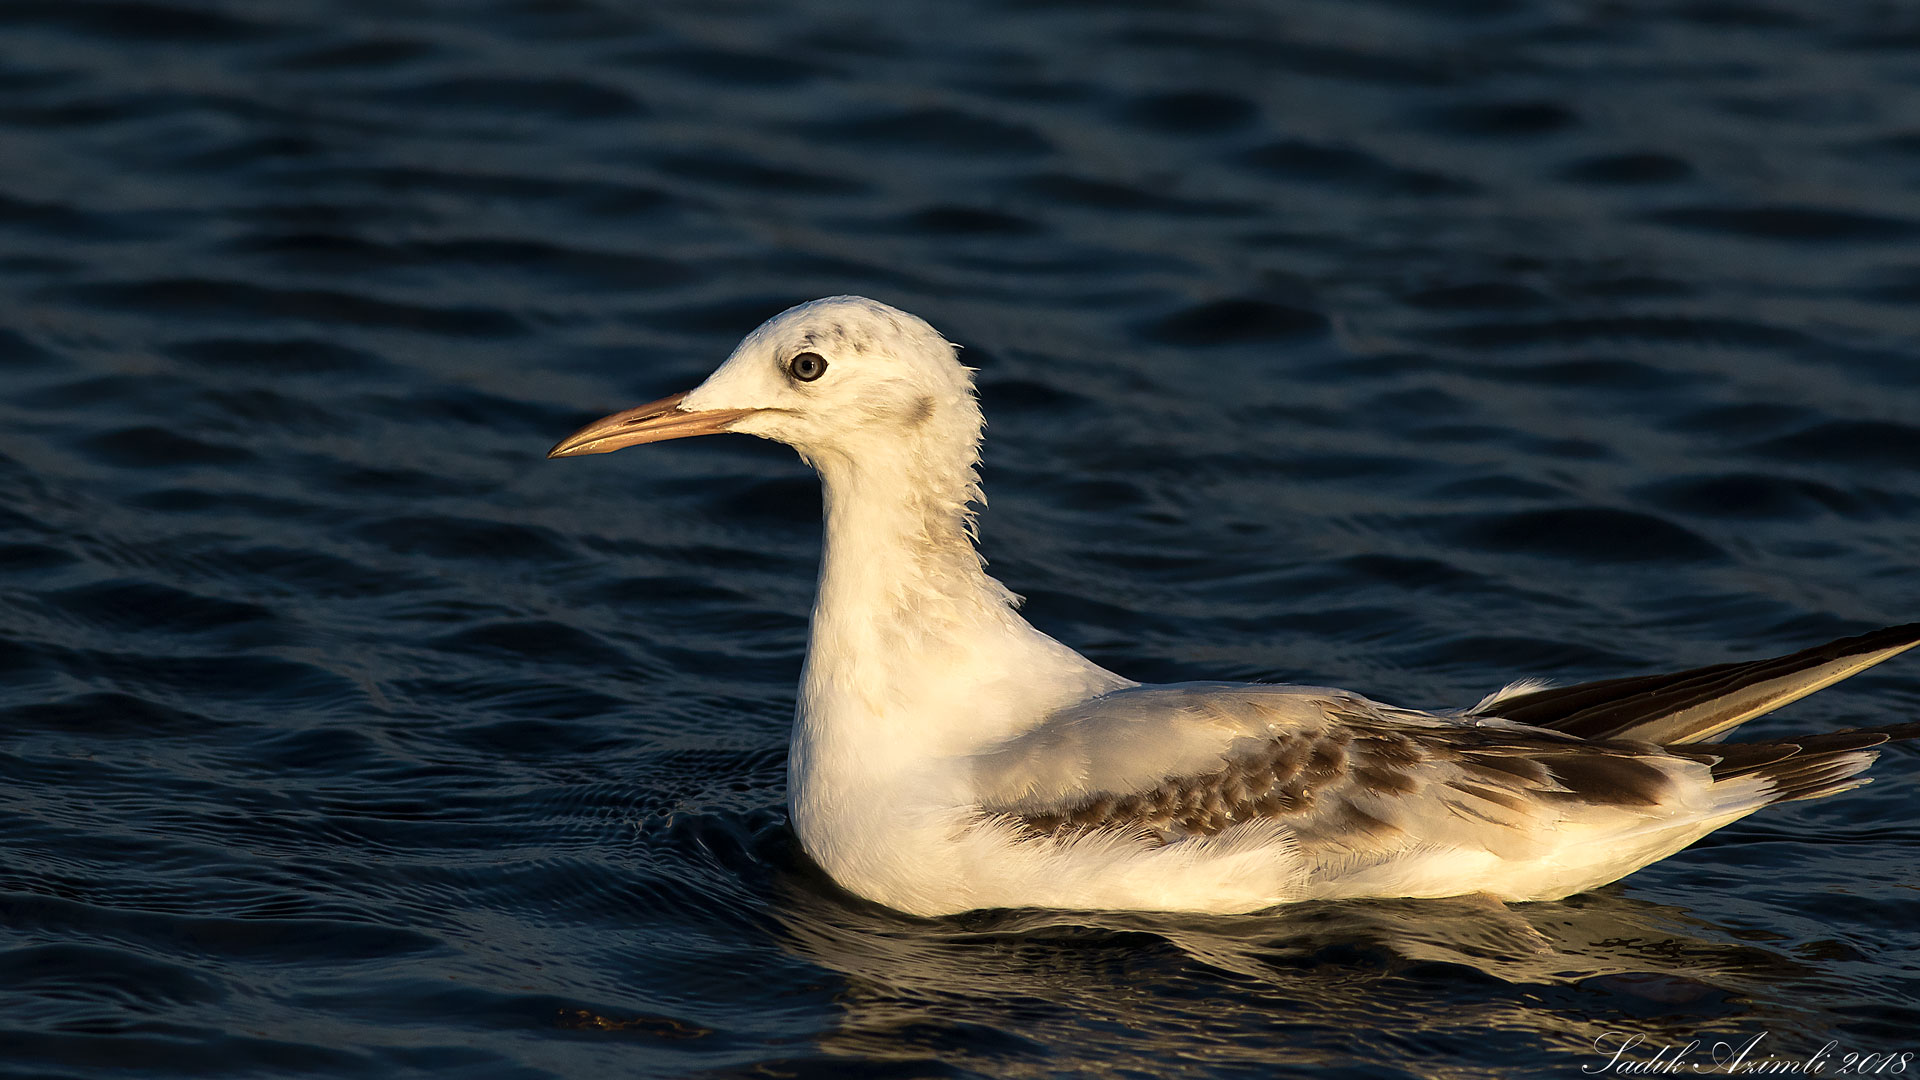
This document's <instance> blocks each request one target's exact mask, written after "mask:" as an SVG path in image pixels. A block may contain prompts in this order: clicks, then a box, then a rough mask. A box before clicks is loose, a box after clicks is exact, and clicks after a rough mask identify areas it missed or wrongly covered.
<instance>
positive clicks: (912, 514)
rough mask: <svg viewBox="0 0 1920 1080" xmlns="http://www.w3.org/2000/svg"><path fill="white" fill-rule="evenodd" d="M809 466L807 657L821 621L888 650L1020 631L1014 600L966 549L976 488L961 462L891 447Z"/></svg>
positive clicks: (970, 540)
mask: <svg viewBox="0 0 1920 1080" xmlns="http://www.w3.org/2000/svg"><path fill="white" fill-rule="evenodd" d="M816 465H817V466H818V467H819V469H820V476H821V482H822V491H823V499H824V509H825V517H826V530H825V538H824V543H823V545H822V551H821V560H820V592H819V596H818V598H817V600H816V604H815V609H814V630H815V645H816V647H817V646H818V645H819V644H821V643H822V642H821V641H820V640H819V631H820V630H821V629H823V625H822V624H823V619H824V620H825V623H826V626H825V628H826V629H837V630H844V629H846V628H845V627H842V626H841V625H840V624H841V622H842V621H843V620H847V621H856V622H858V623H860V624H864V625H866V626H869V627H872V628H873V629H875V630H879V631H882V632H884V633H886V634H887V635H888V640H889V641H891V642H893V643H894V647H895V648H898V647H900V646H914V645H925V644H930V642H923V641H920V640H919V639H922V638H933V639H937V641H947V640H950V639H951V638H952V637H953V636H954V635H955V634H956V633H962V632H966V631H969V630H977V629H980V628H991V627H998V626H1003V625H1005V624H1007V623H1008V622H1009V621H1012V622H1021V620H1020V619H1019V616H1017V615H1015V614H1014V613H1013V610H1012V607H1013V604H1015V603H1017V602H1018V600H1017V598H1016V597H1015V596H1014V595H1013V594H1012V593H1010V592H1008V591H1007V590H1006V588H1005V587H1004V586H1002V585H1001V584H1000V583H999V582H998V581H995V580H994V579H993V578H991V577H988V576H987V573H986V571H985V569H984V560H982V559H981V557H980V553H979V552H978V551H977V550H976V549H975V548H974V545H973V512H972V509H971V505H972V503H973V502H974V501H976V500H978V499H979V498H980V487H979V479H978V474H977V472H976V471H975V469H974V466H973V464H972V462H971V461H970V460H966V461H950V462H940V463H936V462H931V461H929V460H928V458H927V457H926V456H925V455H923V454H916V453H913V452H912V451H911V449H910V448H908V447H899V446H896V447H895V448H892V450H891V452H884V453H871V454H862V455H860V456H859V457H858V458H855V457H851V456H828V457H823V458H821V459H819V460H817V461H816ZM902 635H904V640H903V637H902ZM832 640H835V639H834V638H829V639H828V643H830V642H831V641H832Z"/></svg>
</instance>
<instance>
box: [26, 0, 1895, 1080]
mask: <svg viewBox="0 0 1920 1080" xmlns="http://www.w3.org/2000/svg"><path fill="white" fill-rule="evenodd" d="M802 8H804V10H800V9H802ZM0 155H3V156H4V160H6V161H7V162H8V163H9V164H8V167H7V168H6V169H5V170H4V172H0V673H4V682H3V683H0V835H3V836H4V837H5V839H4V842H0V1074H4V1075H8V1076H22V1077H25V1076H35V1077H39V1076H61V1077H91V1076H109V1075H112V1076H124V1075H135V1074H137V1075H150V1076H189V1077H204V1076H220V1075H249V1076H310V1075H317V1076H378V1077H398V1076H447V1077H462V1078H467V1077H560V1076H564V1077H584V1076H601V1075H608V1076H613V1075H617V1076H640V1077H648V1076H658V1077H680V1076H711V1077H717V1076H733V1075H767V1076H815V1075H831V1076H836V1077H842V1076H902V1077H905V1076H913V1077H920V1076H1042V1075H1046V1076H1051V1075H1067V1074H1086V1075H1098V1076H1116V1077H1120V1076H1135V1077H1173V1076H1192V1077H1241V1076H1246V1077H1253V1076H1258V1077H1269V1076H1293V1075H1299V1076H1305V1075H1312V1076H1315V1077H1323V1076H1339V1075H1350V1076H1364V1077H1390V1076H1437V1075H1445V1076H1448V1077H1482V1076H1509V1075H1515V1076H1518V1075H1525V1076H1541V1075H1575V1074H1576V1071H1577V1070H1578V1069H1579V1068H1580V1067H1581V1066H1583V1065H1592V1066H1597V1065H1598V1064H1599V1063H1600V1062H1601V1059H1600V1058H1599V1057H1598V1056H1597V1055H1596V1054H1595V1052H1594V1049H1593V1044H1594V1041H1595V1040H1596V1039H1598V1038H1602V1037H1603V1036H1605V1035H1606V1034H1607V1033H1609V1032H1622V1031H1625V1032H1638V1033H1644V1034H1646V1036H1647V1037H1648V1039H1649V1040H1650V1045H1652V1044H1654V1043H1666V1042H1670V1041H1671V1042H1684V1041H1685V1040H1688V1039H1692V1038H1701V1039H1704V1040H1707V1042H1708V1043H1711V1042H1712V1041H1715V1040H1724V1041H1734V1042H1738V1041H1744V1040H1746V1039H1750V1038H1751V1037H1753V1036H1754V1035H1757V1034H1762V1033H1766V1038H1767V1039H1768V1040H1769V1041H1768V1042H1766V1043H1764V1044H1763V1046H1764V1047H1765V1048H1768V1049H1771V1050H1774V1051H1776V1052H1778V1053H1780V1054H1783V1055H1785V1054H1797V1055H1801V1056H1804V1055H1805V1054H1806V1053H1808V1052H1811V1050H1812V1049H1813V1048H1815V1047H1818V1046H1819V1045H1821V1044H1822V1043H1824V1042H1826V1041H1828V1040H1835V1041H1836V1042H1837V1045H1838V1049H1839V1050H1841V1051H1847V1050H1853V1051H1904V1050H1920V1036H1916V1034H1915V1032H1916V1031H1920V964H1917V963H1916V960H1915V956H1916V952H1915V950H1916V948H1917V947H1920V929H1916V927H1920V891H1917V890H1916V886H1917V885H1920V828H1916V826H1915V825H1914V824H1913V822H1914V821H1915V819H1916V816H1920V795H1917V794H1916V790H1917V789H1916V782H1917V781H1920V757H1917V756H1916V753H1915V751H1913V750H1912V749H1910V748H1904V747H1903V748H1896V749H1893V750H1891V751H1890V752H1888V753H1887V754H1886V756H1885V757H1884V758H1883V760H1882V761H1881V763H1880V765H1879V766H1878V767H1877V770H1876V775H1877V776H1878V777H1879V778H1880V782H1879V783H1877V784H1875V785H1874V786H1872V787H1870V788H1868V789H1865V790H1863V791H1859V792H1855V793H1852V794H1850V795H1847V796H1844V797H1841V798H1836V799H1832V800H1826V801H1821V802H1816V803H1812V804H1804V805H1795V806H1790V807H1781V808H1776V809H1774V810H1772V811H1770V812H1768V813H1766V814H1763V815H1761V816H1759V817H1757V818H1754V819H1750V820H1748V821H1746V822H1742V823H1739V824H1736V825H1734V826H1731V827H1729V828H1727V829H1725V830H1723V831H1721V832H1719V833H1717V834H1715V835H1714V836H1712V837H1710V838H1708V839H1707V840H1706V841H1704V842H1703V843H1702V844H1700V845H1699V846H1698V847H1696V848H1695V849H1693V850H1692V851H1690V852H1688V853H1686V854H1684V855H1682V856H1679V857H1676V858H1674V859H1671V860H1669V861H1667V862H1665V863H1661V864H1659V865H1657V866H1655V867H1652V868H1650V869H1648V870H1646V871H1644V872H1642V873H1640V874H1637V875H1635V876H1634V877H1632V878H1631V879H1629V880H1628V881H1627V882H1624V883H1621V884H1618V885H1615V886H1611V887H1609V888H1607V889H1604V890H1601V891H1600V892H1597V893H1594V894H1591V895H1587V896H1583V897H1578V898H1575V899H1573V900H1569V901H1566V902H1563V903H1557V904H1541V905H1530V906H1525V907H1518V908H1513V909H1498V908H1490V907H1487V906H1484V905H1479V904H1475V903H1473V902H1470V901H1460V902H1447V903H1435V904H1406V903H1378V904H1350V905H1311V906H1306V907H1301V908H1296V909H1291V910H1287V911H1282V912H1279V913H1275V914H1272V915H1269V916H1260V917H1253V918H1244V919H1224V920H1196V919H1167V918H1145V917H1136V916H1119V915H1074V914H1048V913H1033V912H995V913H980V914H976V915H972V916H967V917H964V918H957V919H950V920H942V921H938V922H921V921H914V920H910V919H906V918H902V917H899V916H895V915H892V914H890V913H888V912H886V911H883V910H878V909H876V908H873V907H871V906H869V905H866V904H863V903H861V902H859V901H857V900H854V899H852V898H850V897H848V896H847V895H845V894H844V893H841V892H840V891H838V890H837V889H836V888H835V887H834V886H833V885H832V884H831V883H829V882H827V881H826V880H824V879H823V877H822V876H821V874H820V873H819V872H818V871H817V870H815V869H814V868H812V867H811V866H810V864H809V863H808V862H807V860H806V859H805V857H804V856H803V855H802V854H801V853H800V852H799V851H798V850H797V848H796V845H795V842H794V840H793V837H792V835H791V833H790V831H789V830H788V828H787V826H786V823H785V820H784V812H783V809H782V804H783V801H784V782H785V781H784V767H785V765H784V760H785V740H786V729H787V724H788V721H789V718H790V716H791V708H792V693H793V690H792V688H793V684H794V681H795V679H796V677H797V674H798V671H799V666H800V660H801V655H802V652H803V649H804V644H805V619H806V614H807V611H808V607H809V604H810V602H811V588H812V576H813V573H814V568H815V563H816V559H817V557H818V542H819V541H818V528H819V525H818V522H819V501H818V495H817V490H816V487H815V484H814V481H813V479H812V478H811V476H810V475H808V474H807V473H806V472H805V470H804V469H803V467H802V466H801V465H800V464H799V463H798V462H797V461H795V460H794V458H793V455H792V454H791V453H790V452H788V451H786V450H784V449H783V448H780V447H777V446H772V445H770V444H764V443H758V442H755V441H753V440H750V439H745V438H729V439H710V440H701V441H696V442H692V443H687V444H679V445H672V446H664V447H650V448H646V449H644V450H636V451H630V452H628V453H623V454H619V455H613V456H609V457H601V458H591V459H584V460H578V461H566V462H545V461H542V460H541V455H542V454H543V453H544V451H545V449H546V448H547V447H548V446H549V445H550V444H551V443H552V442H553V441H554V440H555V439H557V438H558V437H559V436H561V435H563V434H565V433H566V432H568V431H570V430H572V429H573V428H574V427H575V426H576V425H578V424H579V423H581V422H583V421H585V420H587V419H589V418H591V417H593V416H597V415H599V414H601V413H604V412H608V411H611V410H613V409H616V408H622V407H625V406H628V405H631V404H635V403H638V402H640V401H643V400H647V399H650V398H653V397H657V396H660V395H662V394H665V393H669V392H672V391H675V390H679V389H684V388H687V387H689V386H691V385H693V384H694V383H695V382H696V381H697V380H698V379H699V378H701V377H702V376H703V375H704V374H705V373H706V372H707V371H708V370H710V369H711V368H712V367H713V366H714V365H715V364H716V363H718V361H719V360H721V359H722V358H723V357H724V356H725V355H726V353H727V351H728V350H729V349H730V348H731V347H732V344H733V342H734V341H735V340H737V338H738V337H739V336H740V335H741V334H743V333H744V332H746V331H747V330H749V329H750V328H751V327H752V326H753V325H755V324H756V323H757V322H759V321H760V320H761V319H763V318H765V317H767V316H768V315H770V314H772V313H774V312H776V311H778V310H780V309H781V308H782V307H784V306H786V305H787V304H789V303H792V302H795V301H798V300H803V299H808V298H811V297H815V296H821V295H828V294H833V293H841V292H856V293H862V294H866V295H871V296H874V297H877V298H879V299H882V300H886V301H888V302H890V303H893V304H897V305H899V306H901V307H904V308H906V309H908V310H911V311H914V312H916V313H919V314H921V315H923V316H925V317H927V318H928V319H930V320H931V321H932V322H933V323H934V324H935V325H936V326H938V327H940V328H941V329H942V330H943V331H945V332H946V333H947V334H948V336H950V337H952V338H953V339H954V340H956V341H958V342H960V343H962V344H963V345H964V346H965V347H966V352H965V356H966V358H967V360H968V362H970V363H972V364H974V365H976V366H977V367H978V368H979V369H980V384H981V395H982V398H983V401H984V405H985V408H986V411H987V414H988V417H989V421H990V425H991V426H990V429H989V431H990V435H989V442H988V446H987V456H986V466H985V474H986V477H985V478H986V483H987V487H988V491H989V492H990V494H991V496H992V499H993V505H992V510H991V512H990V513H988V514H987V515H986V516H985V518H984V519H983V529H982V533H983V543H984V547H985V550H986V553H987V555H988V557H989V558H990V559H991V560H992V569H993V571H994V572H995V573H996V574H997V575H999V576H1000V577H1002V578H1003V579H1004V580H1005V581H1006V582H1007V583H1008V584H1009V585H1010V586H1011V587H1012V588H1014V589H1015V590H1016V591H1018V592H1021V593H1023V594H1024V595H1025V596H1026V597H1027V608H1026V610H1027V613H1028V615H1029V617H1030V618H1031V619H1032V620H1033V621H1034V622H1035V623H1037V624H1038V625H1040V626H1041V627H1042V628H1044V629H1046V630H1048V631H1049V632H1051V633H1053V634H1054V635H1056V636H1058V637H1060V638H1061V639H1062V640H1064V641H1066V642H1068V643H1070V644H1072V645H1073V646H1075V647H1077V648H1079V649H1081V650H1083V651H1085V652H1087V653H1088V654H1089V655H1091V656H1093V657H1094V658H1096V659H1097V660H1099V661H1100V662H1101V663H1103V664H1106V665H1108V666H1109V667H1112V668H1114V669H1116V670H1118V671H1121V672H1124V673H1126V674H1128V675H1131V676H1133V677H1135V678H1139V679H1148V680H1155V679H1188V678H1246V679H1285V680H1297V681H1310V682H1320V683H1330V684H1335V685H1341V686H1350V687H1353V688H1355V689H1359V690H1362V691H1365V692H1368V693H1370V694H1373V695H1375V696H1378V697H1381V698H1383V699H1385V700H1388V701H1395V702H1400V703H1405V704H1410V705H1426V706H1442V705H1457V704H1464V703H1467V702H1470V701H1472V700H1475V699H1477V698H1478V697H1479V696H1480V695H1482V694H1484V693H1485V692H1487V691H1488V690H1490V689H1492V688H1494V687H1496V686H1498V685H1500V684H1502V683H1504V682H1506V681H1509V680H1511V679H1514V678H1518V677H1522V676H1527V675H1547V676H1551V677H1554V678H1557V679H1560V680H1565V681H1571V680H1577V679H1583V678H1597V677H1606V676H1613V675H1623V674H1631V673H1640V672H1647V671H1653V670H1658V669H1661V668H1669V667H1679V666H1687V665H1695V664H1704V663H1712V662H1718V661H1723V660H1730V659H1737V658H1745V657H1750V656H1756V655H1765V654H1769V653H1776V652H1786V651H1791V650H1793V649H1797V648H1800V647H1803V646H1805V645H1809V644H1813V643H1815V642H1818V641H1822V640H1825V639H1827V638H1830V637H1835V636H1839V635H1842V634H1847V633H1853V632H1858V631H1860V630H1864V629H1867V628H1870V627H1873V626H1878V625H1884V624H1890V623H1897V622H1903V621H1910V620H1913V619H1915V618H1916V617H1920V572H1917V571H1916V564H1917V563H1920V539H1917V537H1920V317H1916V315H1915V311H1916V305H1917V304H1920V21H1916V20H1915V19H1914V18H1913V16H1912V14H1911V13H1910V12H1908V11H1906V9H1905V8H1903V7H1901V6H1899V5H1877V6H1876V5H1827V4H1814V3H1811V2H1807V3H1798V4H1795V3H1784V2H1780V3H1770V4H1727V3H1700V4H1691V5H1688V4H1635V3H1627V4H1617V3H1616V4H1597V3H1595V4H1587V3H1550V2H1546V0H1487V2H1482V3H1474V4H1431V5H1429V4H1423V3H1415V2H1396V3H1386V2H1383V3H1363V4H1354V3H1346V2H1333V0H1327V2H1316V0H1302V2H1291V3H1287V4H1284V5H1281V4H1272V5H1267V4H1254V3H1245V2H1228V0H1220V2H1213V3H1188V2H1180V3H1164V4H1162V3H1155V2H1152V0H1142V2H1137V3H1129V4H1121V5H1115V4H1078V3H1071V2H1065V0H1061V2H1014V0H1001V2H989V0H977V2H957V3H944V4H931V3H927V4H918V3H916V4H883V3H872V4H856V3H837V4H835V3H826V4H814V5H780V4H753V3H730V2H721V3H714V2H706V3H698V4H692V3H651V4H646V5H635V4H617V3H610V2H609V3H596V2H590V0H552V2H533V0H515V2H502V3H484V4H462V5H443V4H436V3H427V2H413V0H402V2H398V3H396V2H392V0H388V2H384V3H377V4H376V3H353V2H345V0H339V2H333V0H306V2H290V3H277V4H271V5H266V4H240V3H232V4H222V3H213V2H208V3H194V2H188V0H115V2H101V0H86V2H82V0H62V2H58V3H53V2H48V3H41V2H34V0H9V2H5V3H0ZM1916 707H1920V668H1917V667H1916V666H1915V664H1914V663H1913V662H1912V661H1911V660H1908V661H1906V662H1896V663H1895V664H1892V665H1889V666H1888V667H1887V668H1884V669H1881V670H1878V671H1876V672H1874V673H1871V674H1869V675H1866V676H1862V677H1860V678H1858V679H1855V680H1853V681H1851V682H1849V683H1847V684H1846V685H1845V686H1843V687H1841V688H1837V689H1835V690H1833V691H1829V692H1827V693H1824V694H1822V695H1820V696H1819V697H1818V698H1815V699H1812V700H1809V701H1807V702H1803V703H1801V704H1800V705H1797V706H1795V707H1793V708H1792V709H1790V710H1788V711H1786V712H1783V713H1781V714H1778V715H1776V716H1772V717H1769V718H1766V719H1765V720H1763V721H1760V722H1758V723H1757V724H1756V725H1755V728H1754V730H1756V731H1757V732H1758V733H1759V734H1762V735H1768V734H1791V733H1794V732H1798V731H1804V730H1820V729H1827V728H1833V727H1840V726H1846V725H1850V724H1867V723H1888V722H1894V721H1898V720H1906V719H1912V718H1913V717H1914V716H1915V715H1916ZM1916 1067H1920V1066H1916Z"/></svg>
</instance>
